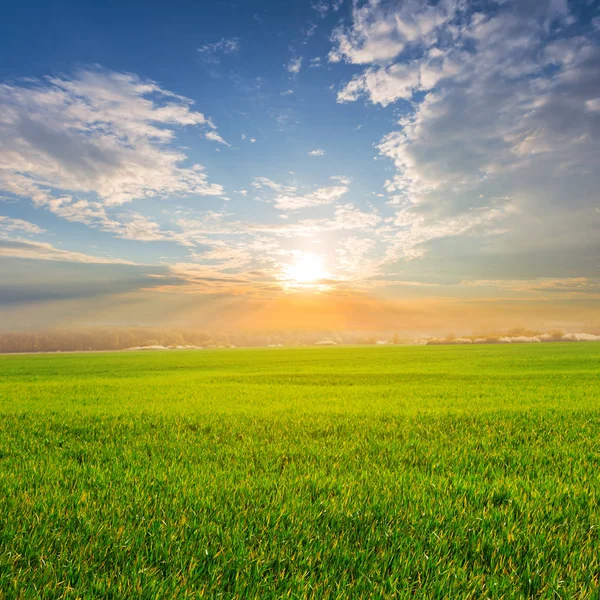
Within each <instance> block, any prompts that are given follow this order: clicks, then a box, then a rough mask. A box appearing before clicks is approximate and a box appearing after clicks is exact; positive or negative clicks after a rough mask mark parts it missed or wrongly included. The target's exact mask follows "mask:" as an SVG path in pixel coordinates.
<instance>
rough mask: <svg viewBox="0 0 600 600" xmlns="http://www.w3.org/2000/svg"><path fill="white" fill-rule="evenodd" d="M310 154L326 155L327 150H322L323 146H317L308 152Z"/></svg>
mask: <svg viewBox="0 0 600 600" xmlns="http://www.w3.org/2000/svg"><path fill="white" fill-rule="evenodd" d="M308 156H325V150H322V149H321V148H316V149H315V150H311V151H310V152H309V153H308Z"/></svg>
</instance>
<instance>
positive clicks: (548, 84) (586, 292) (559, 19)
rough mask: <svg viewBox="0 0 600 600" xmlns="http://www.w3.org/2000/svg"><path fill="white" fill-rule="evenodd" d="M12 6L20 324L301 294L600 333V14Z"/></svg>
mask: <svg viewBox="0 0 600 600" xmlns="http://www.w3.org/2000/svg"><path fill="white" fill-rule="evenodd" d="M6 10H7V12H8V14H7V15H6V18H5V19H3V20H2V22H1V23H0V56H2V57H3V58H2V59H1V60H0V85H1V87H0V256H2V263H1V266H0V275H1V277H2V284H0V314H2V315H3V317H4V318H3V320H4V323H8V324H10V325H11V326H12V325H13V324H15V326H18V327H21V326H25V325H31V324H32V325H34V326H36V327H39V326H46V325H54V324H60V323H63V322H64V321H65V320H67V321H70V320H72V319H73V318H75V317H76V318H77V319H78V320H79V322H81V323H87V322H90V323H91V322H94V321H95V320H97V319H98V318H99V316H102V315H103V316H102V319H101V320H103V321H105V322H111V321H118V322H122V323H126V322H129V321H131V322H137V321H138V320H139V319H138V317H139V314H140V312H139V306H140V305H144V306H147V305H148V304H152V305H153V306H156V311H157V312H158V313H160V307H161V306H165V307H166V306H167V305H168V306H169V309H168V310H169V311H171V310H175V311H177V310H179V309H178V308H172V307H173V306H177V301H179V302H181V304H182V305H185V306H188V305H189V302H190V298H193V302H194V303H196V304H197V305H199V306H206V307H207V310H208V308H210V310H211V311H212V312H211V314H214V310H213V308H214V306H217V305H219V303H222V302H223V301H224V299H225V300H226V301H232V302H233V301H235V302H236V303H238V304H239V306H240V307H241V308H240V310H241V311H242V312H243V310H244V309H243V307H244V306H245V305H244V301H246V302H247V304H246V306H250V305H252V306H256V305H257V303H259V304H260V305H261V306H264V304H265V303H268V302H274V301H275V302H277V301H282V302H284V301H285V302H287V301H288V300H289V297H290V295H292V296H293V295H294V294H300V295H313V296H316V297H319V298H322V301H323V303H327V302H331V301H332V300H331V299H332V298H336V299H337V300H336V302H338V301H339V298H341V297H346V298H352V299H353V300H352V301H353V302H354V301H360V300H358V299H360V298H362V299H368V302H369V306H370V307H371V306H372V305H371V304H370V302H371V301H372V299H373V298H375V299H379V301H381V302H382V303H386V304H385V305H386V306H390V305H389V303H394V302H397V303H402V302H404V303H407V302H408V303H410V302H417V303H419V302H430V303H433V304H431V306H432V308H431V310H432V311H433V310H435V311H438V310H441V309H440V307H445V308H443V310H448V311H449V313H452V311H453V310H454V307H456V306H457V303H458V304H460V303H461V302H462V310H463V312H464V314H465V315H467V314H468V313H469V311H471V310H473V306H474V303H478V304H477V307H478V308H477V309H476V311H475V312H477V313H478V314H479V313H481V314H483V313H485V311H484V310H483V309H481V307H482V306H489V305H490V303H492V304H493V305H494V306H495V307H496V308H495V310H496V312H498V313H499V314H500V313H503V312H504V313H505V314H506V313H510V314H511V315H512V313H511V311H512V310H516V312H515V313H514V315H515V316H514V317H513V316H511V318H514V319H516V320H517V321H518V320H519V319H521V320H530V319H531V311H532V307H535V306H537V307H542V306H543V307H545V308H544V309H543V310H537V312H538V313H539V314H540V315H541V314H543V315H545V317H544V318H545V319H546V323H545V324H549V325H553V324H563V323H565V322H566V321H568V322H569V323H574V324H577V325H580V326H581V327H584V326H588V327H589V326H595V325H596V323H595V321H594V320H593V317H590V316H589V315H590V314H593V311H594V310H595V308H597V305H596V302H597V300H598V292H599V291H600V279H599V275H598V240H599V239H600V237H599V236H598V232H599V225H600V200H599V198H598V190H599V189H600V175H599V173H600V171H599V169H598V167H599V166H600V165H599V164H598V163H599V161H600V158H599V157H600V152H599V148H598V145H599V134H600V47H599V38H600V10H599V7H598V3H597V2H591V1H585V0H580V1H578V2H567V1H566V0H535V1H534V0H521V1H519V2H516V1H511V0H501V1H487V2H467V1H465V0H439V1H436V2H429V3H428V2H422V1H411V0H406V1H399V0H396V1H389V0H378V1H376V0H370V1H362V2H358V1H357V2H351V0H318V1H308V2H301V1H299V2H282V1H271V2H239V3H235V2H216V1H214V2H210V1H207V2H201V3H190V2H174V3H173V2H172V3H151V4H149V3H141V2H121V3H94V2H87V3H79V4H74V3H38V4H36V3H33V4H28V5H17V4H13V5H12V6H8V7H7V9H6ZM177 299H178V300H177ZM365 301H366V300H365ZM509 305H510V307H512V308H510V310H509V308H508V307H509ZM108 306H110V311H109V312H106V310H107V309H106V307H108ZM515 306H516V307H521V309H522V310H521V309H518V308H517V309H515V308H514V307H515ZM136 307H137V308H136ZM448 307H451V308H448ZM565 307H567V308H565ZM519 310H521V313H519ZM103 311H104V313H103ZM590 311H591V312H590ZM534 312H535V311H534ZM152 314H153V315H154V314H155V313H152ZM386 314H387V313H386ZM519 315H521V316H519ZM565 315H568V317H565ZM577 315H585V316H584V317H582V318H581V319H580V320H579V321H578V320H577ZM34 317H35V318H34ZM311 318H312V317H311ZM466 318H467V317H466V316H465V317H461V319H462V321H464V320H465V319H466ZM540 318H541V317H540ZM144 319H146V320H148V319H150V320H153V319H155V316H148V317H144ZM565 319H566V321H565ZM569 319H571V321H569ZM291 320H292V321H293V320H294V317H291ZM462 321H461V322H462ZM349 326H351V324H350V325H349ZM394 326H396V324H394ZM4 327H5V328H7V327H8V325H4Z"/></svg>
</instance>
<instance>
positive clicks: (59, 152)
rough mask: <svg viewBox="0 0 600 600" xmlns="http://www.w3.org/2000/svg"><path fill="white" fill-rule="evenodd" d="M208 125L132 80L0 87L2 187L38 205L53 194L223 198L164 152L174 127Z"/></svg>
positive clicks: (107, 77) (110, 77) (110, 200)
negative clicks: (30, 199)
mask: <svg viewBox="0 0 600 600" xmlns="http://www.w3.org/2000/svg"><path fill="white" fill-rule="evenodd" d="M179 126H198V127H201V128H203V129H205V130H208V132H209V133H210V132H214V131H215V127H214V124H213V123H212V121H211V120H210V119H208V118H207V117H205V116H204V115H203V114H202V113H199V112H196V111H194V110H192V109H191V102H190V101H189V100H188V99H186V98H183V97H181V96H177V95H176V94H173V93H172V92H169V91H167V90H164V89H162V88H160V87H159V86H158V85H157V84H156V83H154V82H152V81H145V80H142V79H140V78H138V77H137V76H135V75H132V74H122V73H114V72H109V71H81V72H79V73H78V74H77V76H75V77H74V78H72V79H67V78H47V79H45V80H42V81H36V82H28V83H26V84H22V85H18V86H17V85H8V84H4V85H0V133H1V135H0V140H1V141H0V189H3V190H5V191H7V192H9V193H13V194H16V195H20V196H28V197H30V198H32V199H33V200H34V201H35V202H37V203H38V204H46V203H47V202H49V200H50V198H52V197H54V196H55V195H56V193H55V192H56V190H58V191H59V193H63V194H64V193H94V194H96V195H97V196H98V199H99V201H101V202H103V203H105V204H110V205H118V204H122V203H124V202H129V201H131V200H133V199H135V198H146V197H152V196H159V197H162V196H167V195H168V196H180V195H191V194H194V195H201V196H205V195H222V194H223V188H222V187H221V186H220V185H217V184H211V183H209V182H208V178H207V175H206V173H205V172H204V169H203V167H202V166H201V165H192V166H184V161H185V160H186V156H185V154H183V152H181V151H179V150H176V149H174V148H172V147H170V146H168V145H167V143H168V142H171V141H172V140H173V139H174V136H175V131H174V128H175V127H179Z"/></svg>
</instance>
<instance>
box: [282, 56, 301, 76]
mask: <svg viewBox="0 0 600 600" xmlns="http://www.w3.org/2000/svg"><path fill="white" fill-rule="evenodd" d="M285 68H286V69H287V70H288V71H289V72H290V73H291V74H292V75H297V74H298V73H300V69H301V68H302V57H301V56H298V57H296V58H292V59H291V60H290V61H289V62H288V63H287V64H286V65H285Z"/></svg>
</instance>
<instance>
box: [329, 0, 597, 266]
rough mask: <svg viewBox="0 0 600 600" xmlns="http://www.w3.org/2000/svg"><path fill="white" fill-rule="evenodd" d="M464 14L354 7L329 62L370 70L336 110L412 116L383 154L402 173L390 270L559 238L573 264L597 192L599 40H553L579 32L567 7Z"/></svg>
mask: <svg viewBox="0 0 600 600" xmlns="http://www.w3.org/2000/svg"><path fill="white" fill-rule="evenodd" d="M465 8H466V4H465V3H463V2H460V1H458V0H457V1H456V2H454V1H451V0H448V1H440V2H438V3H435V4H433V3H431V4H430V3H427V2H424V3H421V2H419V3H415V2H411V1H408V2H405V3H392V2H386V1H380V2H366V3H363V4H358V3H357V4H355V5H354V9H353V13H352V16H353V23H352V26H351V27H350V28H346V29H338V30H337V31H336V32H335V34H334V38H333V41H334V48H333V50H332V55H331V56H330V59H332V60H334V61H335V60H345V61H347V62H351V63H355V64H364V65H365V69H364V70H363V72H362V73H360V74H358V75H356V76H355V77H354V78H353V79H352V80H350V81H349V82H347V83H346V85H345V86H343V88H342V89H341V90H340V92H339V93H338V101H340V102H351V101H356V100H358V99H359V98H360V97H365V98H366V99H368V100H369V101H370V102H372V103H375V104H379V105H382V106H387V105H390V104H393V103H395V102H397V101H399V100H405V101H409V102H410V103H411V104H410V105H409V104H406V103H405V104H403V105H402V106H403V109H404V107H407V108H406V109H404V110H403V116H402V117H401V118H400V119H399V121H398V123H397V127H396V128H395V130H394V131H392V132H390V133H389V134H387V135H386V136H384V137H383V139H382V140H381V141H380V143H379V144H378V146H377V147H378V149H379V152H380V154H381V155H382V156H384V157H387V158H389V159H391V160H392V161H393V163H394V165H395V167H396V169H397V173H396V175H395V176H394V177H392V178H391V179H390V180H389V181H388V182H387V183H386V190H387V191H388V192H391V193H394V196H393V198H392V200H391V202H390V203H389V204H390V205H393V206H394V207H398V208H397V210H398V209H400V212H398V216H397V217H396V219H395V222H394V224H393V225H392V226H391V228H392V230H391V231H390V233H389V234H388V235H387V237H386V243H387V244H388V249H389V251H388V259H389V260H390V261H393V260H398V259H403V260H406V259H408V258H415V257H421V256H424V255H425V253H426V252H427V249H428V247H429V246H430V242H433V241H434V240H441V239H444V238H448V237H454V238H460V237H465V236H469V237H471V236H481V237H488V238H491V237H494V236H498V235H499V236H503V239H504V240H508V239H510V240H511V242H510V243H508V242H507V241H505V242H504V246H502V244H501V243H498V244H497V245H496V246H495V248H496V249H497V251H498V252H506V250H507V249H508V248H509V247H510V248H511V251H513V252H514V251H515V250H516V249H517V248H519V247H521V248H525V247H527V248H528V247H531V245H532V244H534V243H537V244H545V243H547V240H548V239H549V236H553V237H554V239H555V240H557V239H559V237H560V239H561V240H562V241H561V242H560V243H561V247H562V248H563V249H564V252H563V254H566V255H568V254H569V252H576V251H577V248H578V247H581V246H582V244H592V234H591V231H592V230H593V227H592V226H590V225H589V223H590V222H592V220H593V217H592V210H593V209H594V207H595V206H596V205H597V196H594V194H593V193H592V191H591V190H595V189H598V188H599V187H600V168H599V167H600V164H599V163H600V159H599V158H598V157H600V122H598V120H597V115H598V113H597V112H596V110H595V109H596V107H597V106H598V104H597V103H598V98H600V74H599V72H598V70H597V68H595V67H594V65H597V64H598V61H599V60H600V48H599V47H598V43H597V40H594V39H592V38H591V37H589V36H586V35H581V33H579V32H578V34H577V35H576V36H574V37H563V38H561V39H557V34H556V31H554V29H553V28H555V26H560V25H561V24H568V23H569V22H572V19H571V15H570V14H569V9H568V6H567V4H566V3H565V2H559V3H555V2H550V1H545V0H540V1H537V2H533V1H531V2H529V1H526V2H512V1H507V2H503V3H501V4H499V5H498V6H497V7H496V9H497V10H494V11H493V12H490V13H489V14H483V13H474V14H471V13H470V12H469V11H468V10H464V9H465ZM559 31H564V32H565V34H564V35H568V32H569V30H567V29H559ZM559 35H560V34H559ZM405 49H406V50H407V52H406V54H402V53H403V52H404V50H405ZM423 92H427V93H426V94H422V93H423ZM509 198H510V200H509ZM540 214H544V215H545V216H544V224H542V223H541V221H540V219H539V215H540ZM397 228H400V230H399V231H398V229H397ZM569 230H570V231H579V232H580V235H578V236H577V238H575V237H573V236H571V237H570V238H569V236H568V231H569ZM551 231H552V232H554V233H553V234H551V233H550V232H551ZM584 232H585V233H584ZM588 232H589V233H588ZM490 243H491V242H490ZM555 243H557V242H555ZM457 244H458V242H457ZM471 246H472V247H473V245H471ZM472 251H475V250H472ZM592 251H593V250H592V247H591V245H590V246H589V250H588V252H592ZM572 256H573V258H571V259H570V260H571V261H573V262H572V264H573V268H577V266H576V265H577V261H576V259H575V258H574V257H575V256H576V254H573V255H572ZM563 260H565V261H566V260H567V259H563Z"/></svg>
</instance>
